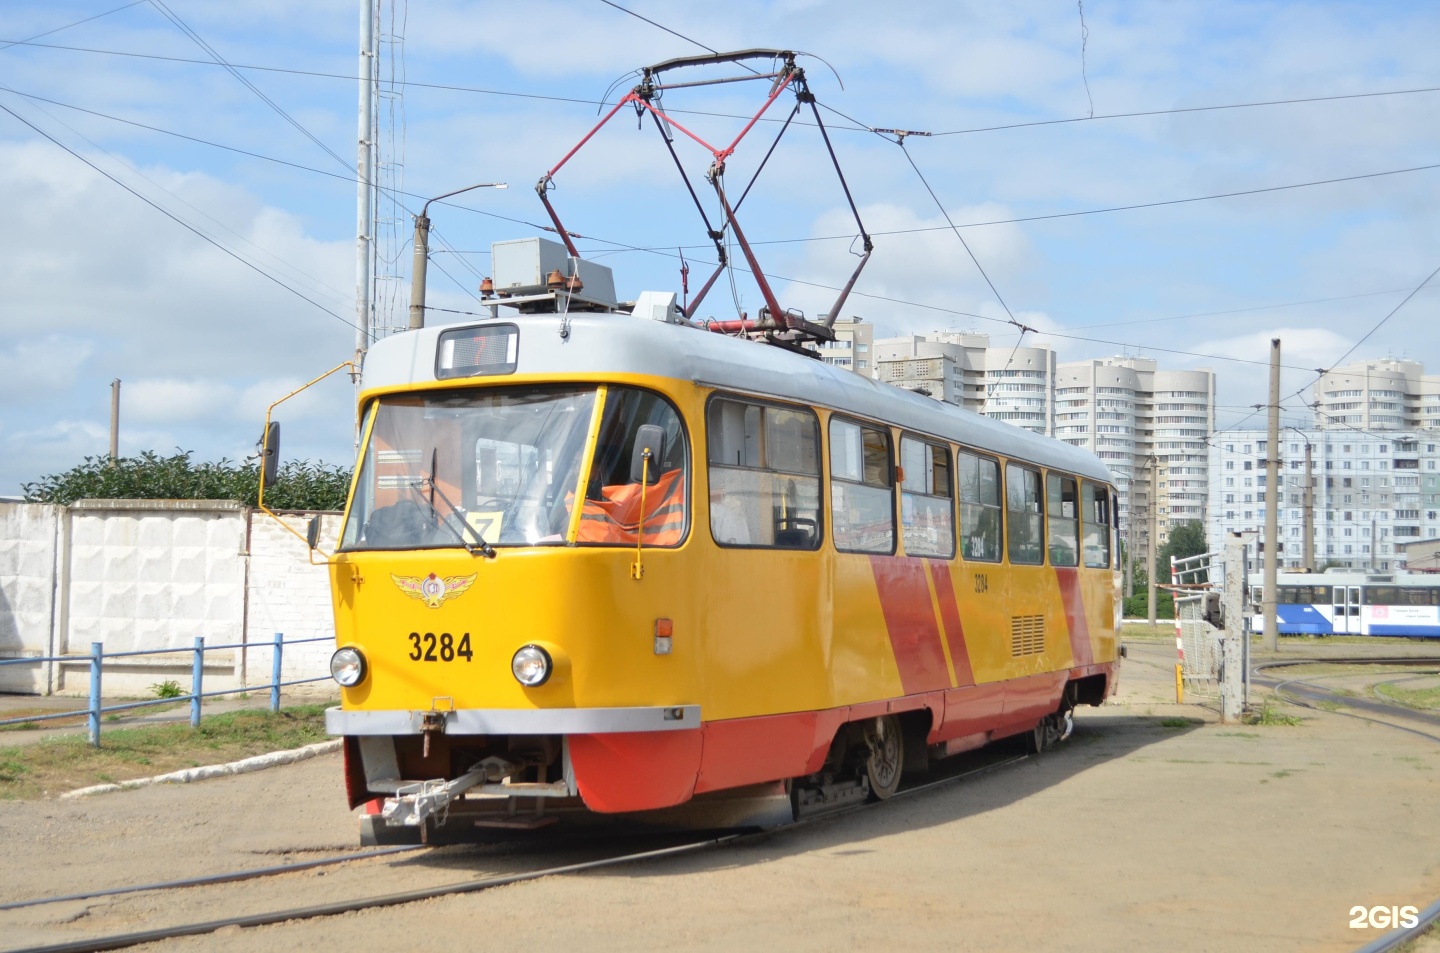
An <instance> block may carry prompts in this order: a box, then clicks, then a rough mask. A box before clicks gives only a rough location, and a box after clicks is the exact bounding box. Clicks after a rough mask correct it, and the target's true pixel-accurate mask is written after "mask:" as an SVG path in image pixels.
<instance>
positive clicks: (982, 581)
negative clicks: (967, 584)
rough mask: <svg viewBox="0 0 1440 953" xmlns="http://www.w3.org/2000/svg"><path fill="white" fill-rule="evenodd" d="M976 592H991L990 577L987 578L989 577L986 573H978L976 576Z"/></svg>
mask: <svg viewBox="0 0 1440 953" xmlns="http://www.w3.org/2000/svg"><path fill="white" fill-rule="evenodd" d="M975 591H976V592H989V591H990V577H989V576H987V575H986V574H985V573H983V572H977V573H976V574H975Z"/></svg>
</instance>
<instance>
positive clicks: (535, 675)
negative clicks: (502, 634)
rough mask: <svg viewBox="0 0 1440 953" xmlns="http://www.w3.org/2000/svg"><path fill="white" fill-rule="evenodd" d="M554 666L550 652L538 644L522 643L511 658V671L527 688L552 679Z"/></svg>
mask: <svg viewBox="0 0 1440 953" xmlns="http://www.w3.org/2000/svg"><path fill="white" fill-rule="evenodd" d="M554 668H555V664H554V662H553V661H552V660H551V658H550V653H549V652H547V651H545V650H544V649H542V648H541V647H540V646H538V645H522V646H520V648H519V649H517V650H516V651H515V655H514V657H513V658H511V659H510V671H512V672H514V673H515V680H516V681H518V682H519V683H520V684H521V685H524V686H525V687H526V688H535V687H537V686H540V685H544V684H545V683H546V682H547V681H549V680H550V673H551V671H553V670H554Z"/></svg>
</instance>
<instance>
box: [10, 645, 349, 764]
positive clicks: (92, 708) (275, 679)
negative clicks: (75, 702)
mask: <svg viewBox="0 0 1440 953" xmlns="http://www.w3.org/2000/svg"><path fill="white" fill-rule="evenodd" d="M331 641H334V640H333V638H332V637H331V636H328V635H325V636H319V637H317V638H313V639H294V640H292V641H289V642H287V641H285V633H283V632H276V633H275V640H274V641H273V642H269V643H266V642H230V643H226V644H224V645H208V646H207V645H206V644H205V639H204V637H203V636H197V637H196V638H195V644H194V645H193V646H191V647H189V648H174V649H131V650H128V651H124V652H107V651H105V644H104V643H103V642H91V643H90V654H89V655H41V656H32V657H29V658H17V659H0V669H3V668H4V667H5V666H7V665H38V664H42V663H46V662H56V663H61V664H63V663H66V662H70V663H76V662H87V663H88V664H89V666H90V694H89V702H90V703H89V706H88V707H87V708H84V709H76V710H73V711H60V712H53V713H49V714H44V715H26V716H24V717H20V718H6V719H3V720H0V727H3V726H5V725H18V724H29V723H31V722H37V721H51V720H54V719H58V718H74V717H76V716H78V715H81V714H85V715H87V716H88V722H89V740H90V744H92V745H94V746H95V747H97V748H98V747H100V725H101V717H100V716H102V715H107V714H111V713H113V712H120V711H131V710H133V709H136V708H149V707H150V706H152V705H173V704H175V703H177V702H185V701H187V700H188V701H189V702H190V726H191V727H192V728H198V727H199V726H200V716H201V702H202V701H203V700H204V699H206V698H219V697H221V696H222V695H240V694H244V693H246V692H252V691H255V690H257V689H259V688H263V687H265V686H264V684H261V685H242V686H241V687H239V688H225V689H221V690H220V691H214V692H207V691H205V653H206V652H218V651H220V650H222V649H242V650H245V651H255V650H257V649H261V650H263V649H266V648H269V649H272V650H273V653H274V654H273V655H272V656H271V660H270V682H269V688H270V710H271V711H279V710H280V689H282V688H290V687H291V686H294V685H307V684H310V683H311V682H324V681H328V680H329V676H328V675H320V676H317V677H315V678H295V679H291V680H290V681H288V682H287V681H285V680H284V679H283V678H282V676H281V667H282V665H283V662H284V657H285V647H286V646H287V645H304V644H306V643H307V642H331ZM182 652H184V653H190V654H191V655H193V656H194V661H193V664H192V666H191V669H190V691H189V693H188V694H182V695H175V696H173V697H170V698H147V699H145V700H144V701H138V702H125V703H123V704H119V705H103V704H101V701H100V684H101V675H102V673H103V671H104V663H105V660H106V659H117V658H132V657H135V656H141V655H174V654H177V653H182Z"/></svg>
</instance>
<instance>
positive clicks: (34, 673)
mask: <svg viewBox="0 0 1440 953" xmlns="http://www.w3.org/2000/svg"><path fill="white" fill-rule="evenodd" d="M60 518H61V509H60V508H59V507H56V506H48V505H44V504H36V503H0V658H17V657H23V656H27V655H31V656H39V655H46V654H48V649H49V647H50V638H51V633H52V631H53V629H54V626H55V598H54V597H55V583H56V577H55V568H56V567H55V550H56V545H57V540H58V535H57V534H58V530H59V526H60V523H59V521H60ZM44 674H45V669H44V667H43V666H42V665H38V664H37V665H6V666H0V691H9V692H34V691H43V689H44V684H45V679H44Z"/></svg>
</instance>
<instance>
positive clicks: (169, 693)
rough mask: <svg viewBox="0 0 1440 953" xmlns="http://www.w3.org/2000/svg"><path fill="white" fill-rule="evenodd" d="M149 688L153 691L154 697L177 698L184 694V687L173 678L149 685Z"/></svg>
mask: <svg viewBox="0 0 1440 953" xmlns="http://www.w3.org/2000/svg"><path fill="white" fill-rule="evenodd" d="M150 690H151V691H152V692H154V693H155V697H156V698H179V697H180V696H182V695H184V694H185V689H183V688H181V687H180V683H179V682H177V681H175V680H174V679H173V678H172V679H167V680H166V681H163V682H160V683H158V684H156V685H151V686H150Z"/></svg>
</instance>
